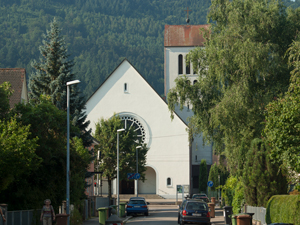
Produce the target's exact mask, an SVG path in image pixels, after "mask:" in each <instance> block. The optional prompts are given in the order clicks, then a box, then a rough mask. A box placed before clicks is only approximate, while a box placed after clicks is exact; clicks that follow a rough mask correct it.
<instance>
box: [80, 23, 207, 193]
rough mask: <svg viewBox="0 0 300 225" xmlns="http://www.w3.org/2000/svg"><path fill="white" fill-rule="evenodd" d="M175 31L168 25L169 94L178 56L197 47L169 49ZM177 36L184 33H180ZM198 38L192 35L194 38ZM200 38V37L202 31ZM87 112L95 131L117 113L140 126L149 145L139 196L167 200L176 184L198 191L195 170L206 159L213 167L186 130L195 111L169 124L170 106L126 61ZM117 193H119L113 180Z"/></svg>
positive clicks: (123, 190)
mask: <svg viewBox="0 0 300 225" xmlns="http://www.w3.org/2000/svg"><path fill="white" fill-rule="evenodd" d="M172 27H174V28H175V27H177V28H178V26H166V31H165V94H167V92H168V90H169V89H170V88H172V87H174V85H175V83H174V80H175V78H176V77H177V76H180V75H181V74H180V73H178V72H179V70H178V69H179V62H178V57H179V55H182V57H184V55H185V54H187V53H188V51H189V50H190V49H192V48H193V46H185V45H183V46H176V45H175V46H170V45H169V44H173V43H174V42H172V41H166V38H169V36H168V34H167V32H168V31H169V34H171V35H174V31H173V30H172V29H173V28H172ZM179 27H183V29H184V32H186V33H185V34H188V33H189V32H195V30H196V29H198V28H197V27H196V28H193V29H190V31H188V29H186V26H179ZM189 27H193V26H189ZM177 28H176V29H177ZM198 30H199V29H198ZM178 32H182V31H180V29H179V30H178ZM183 36H184V35H183ZM195 37H196V36H195V35H194V36H193V37H192V39H193V38H195ZM198 37H200V35H199V33H198ZM201 40H202V39H201ZM166 43H167V45H166ZM187 43H189V42H187ZM195 43H199V41H198V42H197V41H196V42H195ZM201 43H203V41H202V42H201ZM194 46H196V45H194ZM182 63H184V58H183V60H182ZM183 68H185V66H184V64H183V65H182V68H181V69H183ZM184 72H185V71H182V73H184ZM189 76H190V78H191V81H193V79H196V75H193V73H192V74H190V75H189ZM86 109H87V119H88V120H90V121H91V123H90V128H92V130H93V132H94V131H95V123H97V122H98V121H99V119H100V118H104V119H109V118H110V117H112V116H113V115H114V114H117V115H120V117H121V119H122V120H124V121H126V122H125V124H126V126H130V125H131V124H132V123H134V124H135V126H136V127H137V128H139V129H138V132H139V133H140V134H141V135H143V140H144V142H145V143H146V144H147V145H148V147H149V151H148V153H147V164H146V167H147V171H146V181H145V182H141V181H139V185H138V189H139V190H138V192H139V194H157V195H160V196H163V197H165V198H175V195H176V185H181V184H184V185H190V193H195V192H198V190H197V184H198V180H197V176H198V175H197V167H198V171H199V163H200V161H201V159H202V158H205V159H206V160H207V164H212V150H211V147H210V146H206V147H205V146H203V144H202V138H201V137H199V138H196V139H195V140H194V142H193V143H192V145H191V147H190V143H189V139H188V133H187V130H186V129H187V117H188V116H191V115H192V111H191V110H188V109H187V108H185V109H184V111H177V112H176V113H177V114H175V117H174V119H173V120H171V118H170V112H169V110H168V106H167V103H166V102H165V101H164V100H163V99H162V98H161V97H160V96H159V95H158V94H157V93H156V92H155V90H154V89H153V88H152V87H151V86H150V85H149V83H147V81H146V80H145V79H144V78H143V77H142V75H141V74H139V72H138V71H137V70H136V69H135V68H134V66H133V65H131V64H130V62H128V61H127V60H124V61H123V62H122V63H121V64H120V65H119V66H118V67H117V68H116V69H115V70H114V71H113V72H112V73H111V75H110V76H109V77H108V78H107V79H106V80H105V82H104V83H103V84H102V85H101V86H100V87H99V88H98V89H97V90H96V92H95V93H94V94H93V95H92V96H91V97H90V98H89V99H88V101H87V103H86ZM128 187H129V188H128ZM135 189H136V187H134V185H133V182H130V181H125V180H124V181H121V182H120V194H134V193H136V190H135ZM102 193H103V194H105V193H108V191H107V185H106V184H105V183H103V190H102ZM113 193H114V194H116V183H115V182H114V185H113Z"/></svg>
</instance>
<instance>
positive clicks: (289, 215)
mask: <svg viewBox="0 0 300 225" xmlns="http://www.w3.org/2000/svg"><path fill="white" fill-rule="evenodd" d="M299 212H300V195H274V196H272V197H271V198H270V200H269V201H268V203H267V213H266V222H267V224H270V223H292V224H294V225H300V213H299Z"/></svg>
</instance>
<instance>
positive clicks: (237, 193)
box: [232, 180, 245, 214]
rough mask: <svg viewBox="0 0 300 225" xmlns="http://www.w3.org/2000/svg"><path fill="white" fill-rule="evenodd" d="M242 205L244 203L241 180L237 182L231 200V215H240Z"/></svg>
mask: <svg viewBox="0 0 300 225" xmlns="http://www.w3.org/2000/svg"><path fill="white" fill-rule="evenodd" d="M244 203H245V197H244V184H243V182H242V181H241V180H239V181H238V183H237V185H236V187H235V189H234V196H233V200H232V207H233V208H232V210H233V213H234V214H238V213H240V212H241V208H242V206H243V205H244Z"/></svg>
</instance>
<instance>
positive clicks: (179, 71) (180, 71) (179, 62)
mask: <svg viewBox="0 0 300 225" xmlns="http://www.w3.org/2000/svg"><path fill="white" fill-rule="evenodd" d="M182 64H183V57H182V55H181V54H180V55H179V56H178V74H182V73H183V70H182V66H183V65H182Z"/></svg>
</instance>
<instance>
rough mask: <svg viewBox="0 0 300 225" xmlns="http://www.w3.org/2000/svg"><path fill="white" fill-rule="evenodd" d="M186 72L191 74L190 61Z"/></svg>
mask: <svg viewBox="0 0 300 225" xmlns="http://www.w3.org/2000/svg"><path fill="white" fill-rule="evenodd" d="M185 72H186V74H191V62H188V63H187V64H186V67H185Z"/></svg>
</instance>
